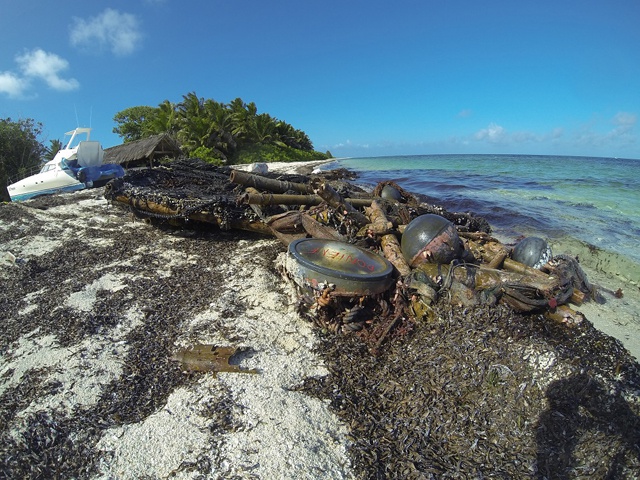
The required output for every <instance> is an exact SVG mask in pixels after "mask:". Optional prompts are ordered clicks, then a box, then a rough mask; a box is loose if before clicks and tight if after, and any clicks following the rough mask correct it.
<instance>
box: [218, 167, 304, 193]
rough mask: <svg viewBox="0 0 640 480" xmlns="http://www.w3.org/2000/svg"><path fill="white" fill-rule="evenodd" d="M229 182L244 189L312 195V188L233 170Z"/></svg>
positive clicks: (302, 184)
mask: <svg viewBox="0 0 640 480" xmlns="http://www.w3.org/2000/svg"><path fill="white" fill-rule="evenodd" d="M229 180H230V181H231V182H232V183H237V184H240V185H244V186H245V187H254V188H257V189H258V190H269V191H270V192H274V193H284V192H288V191H291V190H293V191H294V192H298V193H313V188H312V187H311V186H310V185H306V184H304V183H295V182H286V181H283V180H276V179H273V178H267V177H262V176H260V175H253V174H251V173H247V172H243V171H241V170H233V171H232V172H231V176H230V177H229Z"/></svg>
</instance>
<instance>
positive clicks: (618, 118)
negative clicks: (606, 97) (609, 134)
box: [613, 112, 638, 127]
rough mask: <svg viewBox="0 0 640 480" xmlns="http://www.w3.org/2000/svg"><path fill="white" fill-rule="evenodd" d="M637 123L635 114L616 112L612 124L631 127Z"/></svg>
mask: <svg viewBox="0 0 640 480" xmlns="http://www.w3.org/2000/svg"><path fill="white" fill-rule="evenodd" d="M637 121H638V116H637V115H636V114H635V113H629V112H618V113H616V114H615V116H614V117H613V124H614V125H618V126H629V127H633V126H634V125H635V124H636V123H637Z"/></svg>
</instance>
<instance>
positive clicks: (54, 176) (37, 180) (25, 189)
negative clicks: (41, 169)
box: [7, 170, 87, 202]
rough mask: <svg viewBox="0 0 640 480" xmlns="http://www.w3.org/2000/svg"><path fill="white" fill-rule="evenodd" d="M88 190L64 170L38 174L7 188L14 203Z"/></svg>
mask: <svg viewBox="0 0 640 480" xmlns="http://www.w3.org/2000/svg"><path fill="white" fill-rule="evenodd" d="M84 188H87V185H86V184H84V183H82V182H79V181H78V180H77V179H76V178H74V177H73V176H71V175H70V174H68V173H67V172H66V171H64V170H59V171H56V172H54V173H51V172H46V173H38V174H36V175H32V176H30V177H27V178H23V179H22V180H20V181H19V182H16V183H13V184H11V185H9V186H8V187H7V190H8V192H9V196H10V197H11V201H12V202H21V201H24V200H29V199H30V198H34V197H39V196H41V195H51V194H55V193H61V192H74V191H76V190H82V189H84Z"/></svg>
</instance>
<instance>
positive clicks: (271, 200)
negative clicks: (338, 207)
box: [240, 192, 372, 207]
mask: <svg viewBox="0 0 640 480" xmlns="http://www.w3.org/2000/svg"><path fill="white" fill-rule="evenodd" d="M240 201H241V202H243V203H246V204H250V205H263V206H266V205H306V206H316V205H320V204H321V203H322V202H324V199H323V198H322V197H320V196H319V195H294V194H279V193H250V192H247V193H245V194H244V195H242V196H241V197H240ZM344 201H345V202H347V203H349V204H351V205H353V206H354V207H365V206H368V205H371V202H372V200H371V199H368V198H345V199H344Z"/></svg>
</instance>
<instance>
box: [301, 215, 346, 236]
mask: <svg viewBox="0 0 640 480" xmlns="http://www.w3.org/2000/svg"><path fill="white" fill-rule="evenodd" d="M300 218H301V220H302V225H303V226H304V229H305V230H306V231H307V233H308V234H309V235H311V236H312V237H313V238H325V239H327V240H341V241H344V240H345V238H344V237H343V236H342V235H340V233H339V232H338V231H337V230H336V229H335V228H331V227H328V226H326V225H323V224H322V223H320V222H319V221H317V220H316V219H315V218H313V217H311V216H310V215H308V214H307V213H303V214H301V216H300Z"/></svg>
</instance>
